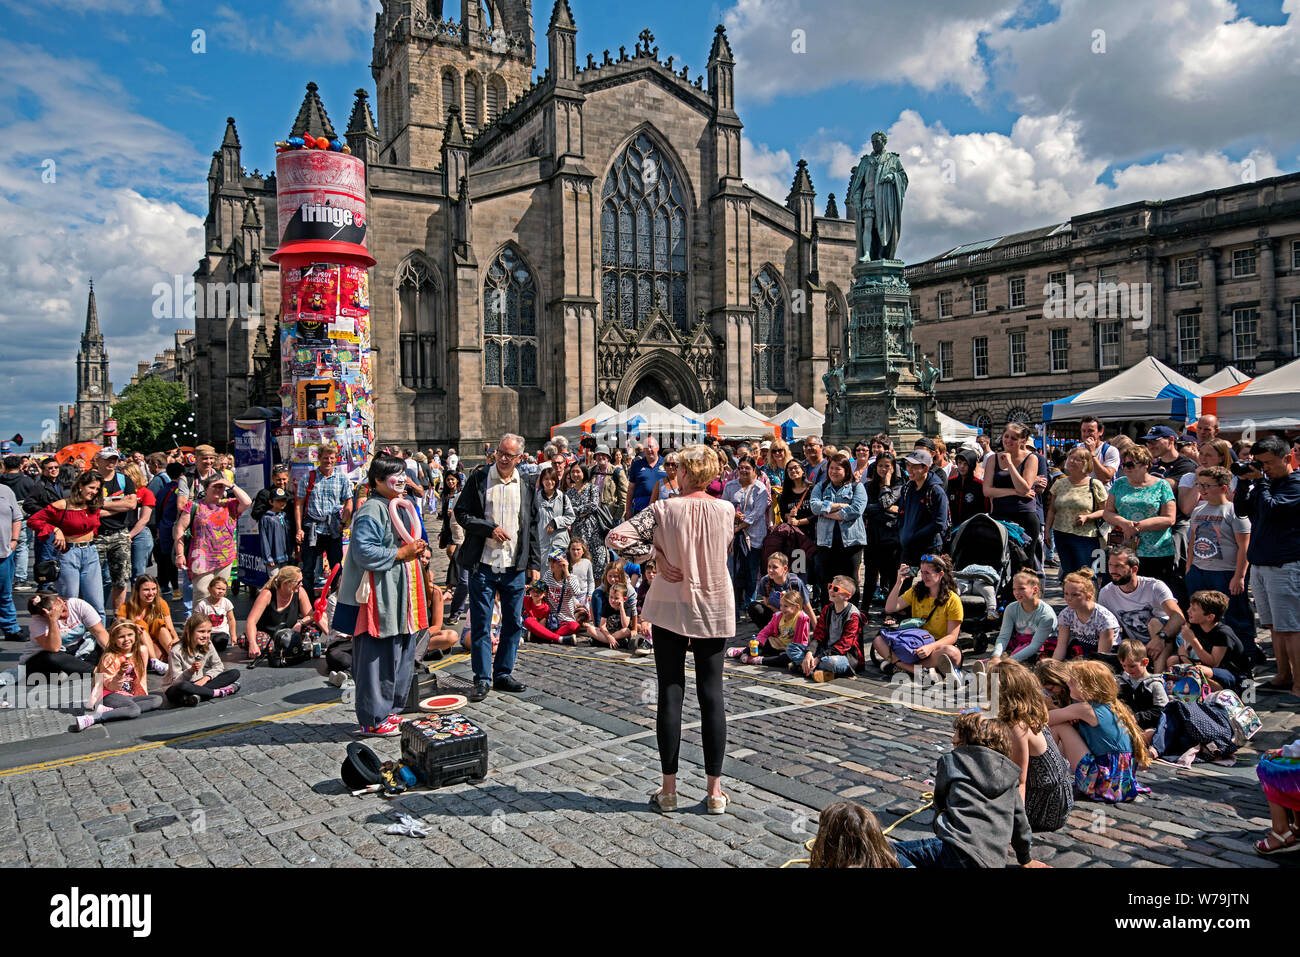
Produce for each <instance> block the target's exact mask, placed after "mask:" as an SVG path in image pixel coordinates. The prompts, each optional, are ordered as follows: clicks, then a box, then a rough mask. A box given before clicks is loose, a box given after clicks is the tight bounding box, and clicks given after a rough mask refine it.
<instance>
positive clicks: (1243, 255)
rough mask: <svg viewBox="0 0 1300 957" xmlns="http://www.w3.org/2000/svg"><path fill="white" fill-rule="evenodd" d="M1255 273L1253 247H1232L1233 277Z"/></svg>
mask: <svg viewBox="0 0 1300 957" xmlns="http://www.w3.org/2000/svg"><path fill="white" fill-rule="evenodd" d="M1253 275H1255V247H1254V246H1251V247H1249V248H1247V249H1234V250H1233V251H1232V276H1233V278H1234V279H1236V278H1239V277H1241V276H1253Z"/></svg>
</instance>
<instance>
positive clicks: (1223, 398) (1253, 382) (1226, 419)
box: [1202, 359, 1300, 432]
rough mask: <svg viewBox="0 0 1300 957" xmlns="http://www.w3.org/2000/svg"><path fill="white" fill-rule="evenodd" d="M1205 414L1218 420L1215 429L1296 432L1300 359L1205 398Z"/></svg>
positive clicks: (1299, 407) (1299, 408)
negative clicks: (1217, 427)
mask: <svg viewBox="0 0 1300 957" xmlns="http://www.w3.org/2000/svg"><path fill="white" fill-rule="evenodd" d="M1202 404H1203V407H1204V408H1203V411H1204V412H1205V414H1206V415H1217V416H1218V417H1219V428H1220V429H1222V430H1223V431H1225V432H1240V431H1242V430H1243V429H1246V428H1249V427H1250V426H1251V425H1253V426H1254V427H1255V428H1256V429H1300V359H1297V360H1296V361H1295V362H1292V363H1289V364H1288V365H1284V366H1282V368H1280V369H1274V370H1273V371H1272V372H1267V373H1265V374H1264V375H1262V376H1257V377H1255V378H1254V379H1250V380H1249V381H1247V382H1239V383H1237V384H1236V385H1233V386H1229V387H1228V388H1226V389H1220V390H1219V391H1218V392H1215V393H1212V394H1211V395H1207V396H1206V397H1205V399H1204V400H1203V403H1202Z"/></svg>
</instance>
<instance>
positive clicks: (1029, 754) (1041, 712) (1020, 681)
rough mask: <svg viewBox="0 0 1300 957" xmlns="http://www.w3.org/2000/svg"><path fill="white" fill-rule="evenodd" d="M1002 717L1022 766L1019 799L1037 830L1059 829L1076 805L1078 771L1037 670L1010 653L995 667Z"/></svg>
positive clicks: (1013, 754) (1012, 755)
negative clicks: (1068, 758)
mask: <svg viewBox="0 0 1300 957" xmlns="http://www.w3.org/2000/svg"><path fill="white" fill-rule="evenodd" d="M993 674H994V675H995V676H996V677H997V680H998V684H997V703H998V720H999V721H1001V722H1002V723H1003V724H1005V725H1006V727H1007V731H1008V734H1009V735H1010V742H1011V751H1010V753H1009V754H1008V755H1007V756H1008V757H1009V758H1011V760H1012V761H1014V762H1015V763H1016V765H1017V766H1018V767H1019V768H1020V800H1021V801H1023V802H1024V805H1025V813H1026V814H1027V815H1028V816H1029V826H1030V828H1031V829H1033V831H1034V833H1036V834H1039V833H1043V832H1046V831H1057V830H1060V829H1061V828H1062V827H1064V826H1065V820H1066V818H1067V817H1069V815H1070V809H1071V808H1073V807H1074V788H1073V785H1072V779H1073V775H1071V773H1070V768H1069V766H1068V765H1067V764H1066V763H1065V756H1064V755H1063V754H1061V749H1060V748H1059V747H1058V746H1057V744H1056V739H1055V738H1054V737H1052V734H1051V732H1050V731H1048V730H1047V701H1046V699H1045V698H1044V697H1043V688H1042V686H1041V685H1040V684H1039V683H1038V679H1037V678H1035V677H1034V673H1033V672H1032V671H1030V670H1029V669H1028V668H1026V667H1025V666H1024V665H1023V664H1021V663H1020V662H1018V661H1015V660H1014V659H1011V658H1004V659H1002V660H1001V661H1000V662H998V663H997V665H995V666H994V668H993Z"/></svg>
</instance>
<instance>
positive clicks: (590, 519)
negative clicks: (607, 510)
mask: <svg viewBox="0 0 1300 957" xmlns="http://www.w3.org/2000/svg"><path fill="white" fill-rule="evenodd" d="M564 494H565V495H567V496H568V497H569V502H570V503H571V504H572V505H573V512H574V515H576V516H577V517H576V518H575V519H574V521H573V524H572V525H570V526H569V537H570V538H571V539H572V538H577V539H578V540H579V541H581V542H582V544H584V545H586V546H587V555H588V556H589V557H590V558H591V569H592V571H593V572H594V573H595V577H596V581H600V580H601V577H602V576H603V575H604V574H605V566H606V565H607V564H609V549H608V548H606V547H605V536H604V535H602V534H601V533H600V523H599V522H598V521H597V520H596V509H598V508H599V507H600V489H598V488H597V487H596V483H595V482H588V483H587V484H586V485H584V486H583V487H582V490H581V491H579V492H574V491H572V490H570V491H568V492H565V493H564Z"/></svg>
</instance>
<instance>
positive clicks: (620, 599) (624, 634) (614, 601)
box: [600, 583, 640, 651]
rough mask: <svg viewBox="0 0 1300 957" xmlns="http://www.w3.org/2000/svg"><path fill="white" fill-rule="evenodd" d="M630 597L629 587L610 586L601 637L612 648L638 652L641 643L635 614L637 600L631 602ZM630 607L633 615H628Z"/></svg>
mask: <svg viewBox="0 0 1300 957" xmlns="http://www.w3.org/2000/svg"><path fill="white" fill-rule="evenodd" d="M628 596H629V591H628V586H627V585H621V584H617V583H616V584H613V585H610V586H609V598H608V600H607V601H605V602H604V606H603V609H602V610H603V612H604V615H605V620H604V621H602V622H601V623H600V635H601V637H602V638H603V639H605V643H606V644H607V645H609V646H610V647H611V648H630V649H632V650H633V651H638V650H639V645H640V642H639V641H638V635H639V631H638V629H637V616H636V612H635V608H636V599H635V598H632V599H631V600H629V598H628ZM629 607H631V608H632V609H634V610H633V612H632V614H628V608H629Z"/></svg>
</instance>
